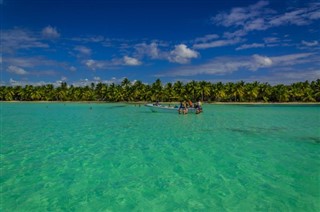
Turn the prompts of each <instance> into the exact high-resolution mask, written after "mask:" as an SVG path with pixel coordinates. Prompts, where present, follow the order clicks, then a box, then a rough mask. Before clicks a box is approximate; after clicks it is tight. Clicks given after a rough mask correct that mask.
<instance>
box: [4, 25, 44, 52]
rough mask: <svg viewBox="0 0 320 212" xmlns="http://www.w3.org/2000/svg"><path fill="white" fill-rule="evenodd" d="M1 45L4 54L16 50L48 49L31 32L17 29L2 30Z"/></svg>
mask: <svg viewBox="0 0 320 212" xmlns="http://www.w3.org/2000/svg"><path fill="white" fill-rule="evenodd" d="M1 43H2V48H3V49H2V50H3V52H5V53H14V52H15V51H16V50H18V49H30V48H48V47H49V45H48V44H46V43H43V42H42V41H40V39H39V38H38V37H37V36H36V35H35V34H34V33H33V32H31V31H28V30H24V29H18V28H15V29H11V30H2V34H1Z"/></svg>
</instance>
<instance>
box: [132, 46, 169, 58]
mask: <svg viewBox="0 0 320 212" xmlns="http://www.w3.org/2000/svg"><path fill="white" fill-rule="evenodd" d="M135 49H136V51H137V53H136V54H137V56H138V57H143V56H144V55H147V56H148V57H150V58H152V59H161V58H162V57H163V55H162V53H161V51H160V50H159V48H158V44H157V43H156V42H152V43H150V44H146V43H139V44H137V45H135Z"/></svg>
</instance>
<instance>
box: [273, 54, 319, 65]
mask: <svg viewBox="0 0 320 212" xmlns="http://www.w3.org/2000/svg"><path fill="white" fill-rule="evenodd" d="M312 56H314V57H312ZM319 59H320V58H319V57H318V56H317V55H316V54H314V53H299V54H289V55H282V56H276V57H271V60H272V61H273V63H274V64H275V65H278V66H292V65H296V64H303V63H309V62H312V63H314V62H315V61H317V60H318V61H320V60H319Z"/></svg>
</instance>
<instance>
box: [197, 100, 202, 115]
mask: <svg viewBox="0 0 320 212" xmlns="http://www.w3.org/2000/svg"><path fill="white" fill-rule="evenodd" d="M201 112H202V103H201V101H200V99H199V100H198V102H197V105H196V114H199V113H201Z"/></svg>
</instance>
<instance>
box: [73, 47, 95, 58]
mask: <svg viewBox="0 0 320 212" xmlns="http://www.w3.org/2000/svg"><path fill="white" fill-rule="evenodd" d="M74 50H76V51H78V52H79V53H80V54H81V55H84V56H89V55H91V49H90V48H88V47H85V46H76V47H75V48H74Z"/></svg>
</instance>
